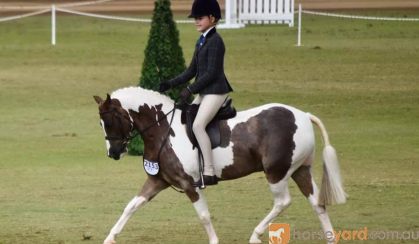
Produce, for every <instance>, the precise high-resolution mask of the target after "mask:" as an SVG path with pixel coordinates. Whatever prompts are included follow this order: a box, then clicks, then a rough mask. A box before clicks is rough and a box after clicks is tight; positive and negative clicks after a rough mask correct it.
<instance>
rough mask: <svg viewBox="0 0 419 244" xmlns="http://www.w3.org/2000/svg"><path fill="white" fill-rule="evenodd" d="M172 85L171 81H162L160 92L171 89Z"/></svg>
mask: <svg viewBox="0 0 419 244" xmlns="http://www.w3.org/2000/svg"><path fill="white" fill-rule="evenodd" d="M171 87H172V86H171V85H170V82H169V81H162V82H161V83H160V86H159V92H165V91H167V90H169V89H170V88H171Z"/></svg>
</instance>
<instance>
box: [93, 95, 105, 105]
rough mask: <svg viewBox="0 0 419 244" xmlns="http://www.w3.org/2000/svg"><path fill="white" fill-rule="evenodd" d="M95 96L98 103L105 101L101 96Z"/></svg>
mask: <svg viewBox="0 0 419 244" xmlns="http://www.w3.org/2000/svg"><path fill="white" fill-rule="evenodd" d="M93 98H94V99H95V101H96V103H97V104H99V105H100V104H102V103H103V99H102V98H101V97H99V96H93Z"/></svg>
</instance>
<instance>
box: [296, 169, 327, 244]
mask: <svg viewBox="0 0 419 244" xmlns="http://www.w3.org/2000/svg"><path fill="white" fill-rule="evenodd" d="M292 178H293V179H294V181H295V183H297V185H298V187H299V188H300V190H301V192H302V193H303V194H304V196H305V197H307V199H308V200H309V202H310V204H311V206H312V207H313V210H314V211H315V212H316V214H317V216H318V217H319V219H320V223H321V225H322V228H323V232H324V235H325V239H326V240H327V242H328V243H335V236H334V232H333V227H332V223H331V222H330V219H329V215H328V214H327V212H326V208H325V206H322V205H319V204H318V199H319V191H318V190H317V186H316V183H315V182H314V180H313V177H312V176H311V170H310V166H307V165H303V166H301V167H300V168H298V169H297V170H296V171H295V172H294V173H293V174H292Z"/></svg>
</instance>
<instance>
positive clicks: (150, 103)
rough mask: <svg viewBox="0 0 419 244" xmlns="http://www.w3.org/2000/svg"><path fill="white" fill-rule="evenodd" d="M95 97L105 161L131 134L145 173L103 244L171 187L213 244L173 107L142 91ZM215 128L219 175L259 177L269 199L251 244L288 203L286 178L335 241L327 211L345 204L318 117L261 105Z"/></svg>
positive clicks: (192, 152)
mask: <svg viewBox="0 0 419 244" xmlns="http://www.w3.org/2000/svg"><path fill="white" fill-rule="evenodd" d="M94 98H95V100H96V102H97V103H98V105H99V114H100V119H101V122H100V123H101V126H102V127H103V130H104V132H105V139H106V146H107V153H108V156H109V157H111V158H113V159H116V160H118V159H119V158H120V157H121V155H123V154H124V153H125V152H126V151H127V143H128V141H129V140H130V138H131V137H132V133H133V131H134V129H135V130H137V131H138V132H139V133H140V135H141V137H142V138H143V140H144V162H145V166H144V167H145V169H146V171H147V173H148V178H147V180H146V181H145V183H144V185H143V187H142V189H141V191H140V193H139V194H138V195H137V196H135V197H134V198H133V199H132V200H131V201H130V202H129V203H128V205H127V206H126V207H125V210H124V211H123V214H122V216H121V217H120V218H119V220H118V221H117V222H116V224H115V225H114V227H113V228H112V229H111V231H110V233H109V235H108V236H107V238H106V239H105V241H104V243H106V244H110V243H115V238H116V236H117V235H118V234H120V233H121V231H122V229H123V227H124V226H125V224H126V223H127V221H128V219H129V218H130V217H131V216H132V215H133V214H134V212H135V211H136V210H137V209H139V208H140V207H142V206H144V205H145V204H146V203H147V202H149V201H150V200H151V199H152V198H153V197H154V196H156V195H157V194H158V193H159V192H160V191H162V190H164V189H166V188H167V187H169V186H174V187H177V188H179V189H182V190H183V191H184V193H185V194H186V196H187V197H188V198H189V199H190V200H191V202H192V204H193V206H194V208H195V210H196V212H197V214H198V216H199V218H200V220H201V221H202V224H203V226H204V228H205V230H206V232H207V234H208V238H209V243H210V244H216V243H218V242H219V241H218V237H217V235H216V233H215V230H214V227H213V225H212V223H211V218H210V213H209V211H208V206H207V203H206V200H205V198H204V195H203V193H202V191H201V190H200V189H199V188H198V187H194V182H195V181H197V180H198V179H199V177H200V172H199V166H198V163H197V162H198V151H197V149H196V148H194V149H193V147H192V144H191V143H190V141H189V139H188V137H187V134H186V131H185V126H184V125H183V124H182V123H181V111H180V110H178V109H176V108H175V103H174V101H173V100H171V99H170V98H169V97H167V96H165V95H162V94H160V93H157V92H154V91H151V90H146V89H143V88H141V87H129V88H123V89H119V90H117V91H115V92H113V93H112V94H111V95H107V98H106V99H102V98H100V97H98V96H95V97H94ZM312 124H315V125H317V126H318V127H319V128H320V131H321V135H322V137H323V142H324V150H323V160H324V167H323V179H322V185H321V188H320V191H319V190H318V188H317V187H316V184H315V182H314V180H313V177H312V175H311V165H312V164H313V160H314V149H315V146H314V145H315V136H314V131H313V126H312ZM220 127H221V130H222V137H224V139H227V140H228V142H229V143H228V144H227V145H223V146H222V147H218V148H215V149H214V150H213V155H214V163H215V164H214V167H215V173H216V175H217V177H218V178H220V180H233V179H237V178H240V177H244V176H246V175H249V174H251V173H253V172H259V171H263V172H264V173H265V176H266V179H267V180H268V183H269V187H270V190H271V191H272V194H273V198H274V205H273V208H272V210H271V212H270V213H269V214H268V215H267V216H266V217H265V218H264V219H263V220H262V221H261V222H260V223H259V224H258V225H257V226H256V227H255V229H254V230H253V233H252V234H251V237H250V239H249V243H261V240H260V237H261V235H262V234H263V233H264V231H265V230H266V229H267V227H268V224H269V223H270V222H272V221H273V220H274V219H275V217H277V216H278V214H279V213H281V212H282V211H283V210H284V209H286V208H287V207H288V206H289V205H290V203H291V197H290V193H289V190H288V180H289V179H290V178H292V179H293V180H294V181H295V182H296V183H297V185H298V187H299V189H300V190H301V192H302V193H303V194H304V196H305V197H306V198H307V199H308V200H309V202H310V204H311V205H312V207H313V209H314V211H315V212H316V213H317V215H318V217H319V219H320V222H321V225H322V228H323V231H324V232H325V234H327V235H326V236H327V237H330V239H328V240H327V241H328V242H329V243H334V236H333V227H332V224H331V222H330V219H329V216H328V214H327V212H326V208H325V206H326V205H330V204H339V203H344V202H345V201H346V194H345V192H344V190H343V187H342V182H341V178H340V174H339V165H338V161H337V157H336V152H335V150H334V148H333V147H332V146H331V145H330V142H329V138H328V134H327V131H326V129H325V127H324V125H323V123H322V122H321V121H320V119H319V118H317V117H316V116H314V115H312V114H309V113H306V112H302V111H300V110H298V109H296V108H293V107H291V106H287V105H282V104H266V105H263V106H260V107H255V108H252V109H249V110H245V111H241V112H239V113H237V116H236V117H235V118H233V119H230V120H227V121H222V123H221V125H220ZM150 167H151V170H150ZM331 235H332V236H331Z"/></svg>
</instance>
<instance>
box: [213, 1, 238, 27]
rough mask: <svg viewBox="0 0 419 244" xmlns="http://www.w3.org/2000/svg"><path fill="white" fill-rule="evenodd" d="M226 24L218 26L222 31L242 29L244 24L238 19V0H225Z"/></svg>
mask: <svg viewBox="0 0 419 244" xmlns="http://www.w3.org/2000/svg"><path fill="white" fill-rule="evenodd" d="M224 19H225V23H224V24H220V25H218V28H220V29H235V28H242V27H244V24H241V23H239V21H238V18H237V2H236V0H225V14H224Z"/></svg>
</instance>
